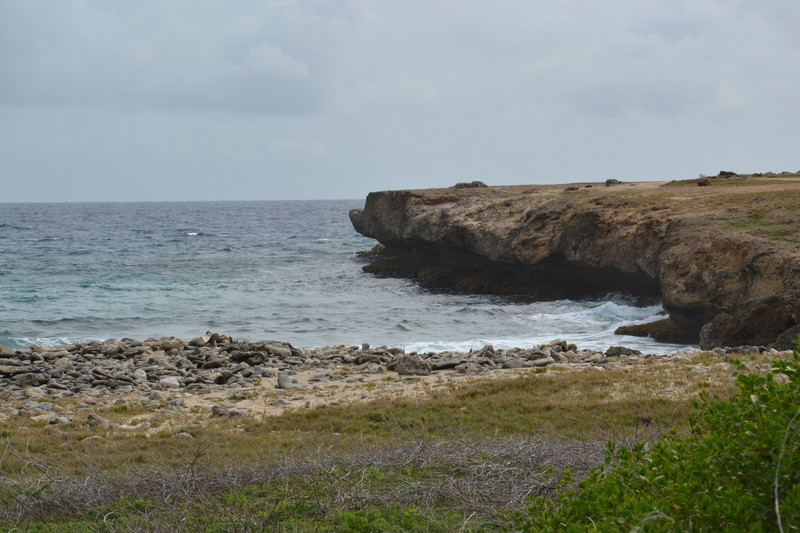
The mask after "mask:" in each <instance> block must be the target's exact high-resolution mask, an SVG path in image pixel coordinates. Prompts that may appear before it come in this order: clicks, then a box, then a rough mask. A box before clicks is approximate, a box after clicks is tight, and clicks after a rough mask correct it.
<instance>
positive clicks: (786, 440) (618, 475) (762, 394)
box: [507, 339, 800, 532]
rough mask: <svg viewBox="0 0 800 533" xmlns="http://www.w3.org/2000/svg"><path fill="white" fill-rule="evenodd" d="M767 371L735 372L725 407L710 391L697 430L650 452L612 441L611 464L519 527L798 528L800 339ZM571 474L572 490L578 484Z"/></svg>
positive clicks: (522, 519) (537, 506) (542, 504)
mask: <svg viewBox="0 0 800 533" xmlns="http://www.w3.org/2000/svg"><path fill="white" fill-rule="evenodd" d="M796 346H797V347H796V348H795V350H794V352H793V354H792V356H791V357H790V358H789V359H788V360H785V361H778V362H775V363H774V364H773V366H772V370H771V372H769V373H768V374H767V375H765V376H764V375H760V374H757V373H745V372H744V371H743V370H741V367H740V371H739V373H737V377H736V381H737V385H738V387H739V390H738V392H737V393H736V394H735V395H734V396H732V397H731V398H729V399H728V400H726V401H720V400H711V399H709V398H708V397H707V395H704V396H702V397H701V401H700V402H698V404H697V408H698V409H699V414H698V416H696V417H695V419H694V420H693V422H692V431H691V432H690V433H689V434H688V435H684V436H680V435H678V434H677V433H675V432H673V433H671V434H670V435H668V436H666V437H664V438H663V439H661V440H660V441H659V442H657V443H656V444H655V445H654V446H653V447H652V449H649V450H648V449H646V448H645V446H644V445H641V444H638V445H635V446H633V447H632V448H630V449H629V448H617V447H615V446H614V445H613V444H609V449H608V452H607V454H606V459H605V462H604V464H603V465H602V466H600V467H599V468H597V469H594V470H592V471H591V473H590V475H589V476H588V477H587V478H586V479H584V480H583V481H581V482H580V483H578V484H577V487H576V488H569V489H566V490H564V492H562V493H561V494H560V495H559V496H558V497H557V498H556V499H555V500H552V499H546V498H543V497H537V498H535V499H534V500H533V505H532V506H531V507H530V508H529V510H528V513H527V515H518V516H517V517H516V519H515V521H514V523H512V524H511V525H509V526H508V528H507V529H509V530H512V531H569V532H572V531H574V532H579V531H608V532H611V531H614V532H616V531H636V532H644V531H648V532H649V531H692V532H700V531H753V532H759V531H798V530H800V429H799V428H800V416H798V415H800V339H798V341H797V343H796ZM571 481H572V480H571V479H570V476H569V473H568V472H567V473H566V474H565V478H564V481H563V483H564V486H568V485H569V484H570V483H571Z"/></svg>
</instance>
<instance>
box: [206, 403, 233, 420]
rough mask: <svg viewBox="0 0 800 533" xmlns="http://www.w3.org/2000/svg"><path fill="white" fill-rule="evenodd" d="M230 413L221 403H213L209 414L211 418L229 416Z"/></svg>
mask: <svg viewBox="0 0 800 533" xmlns="http://www.w3.org/2000/svg"><path fill="white" fill-rule="evenodd" d="M230 414H231V413H230V411H228V409H227V408H225V407H222V406H221V405H215V406H213V407H211V416H212V417H213V418H229V417H230Z"/></svg>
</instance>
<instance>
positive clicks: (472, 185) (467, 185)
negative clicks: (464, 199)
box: [453, 180, 487, 189]
mask: <svg viewBox="0 0 800 533" xmlns="http://www.w3.org/2000/svg"><path fill="white" fill-rule="evenodd" d="M486 186H487V185H486V184H485V183H484V182H482V181H477V180H476V181H469V182H465V181H460V182H458V183H456V184H455V185H453V188H454V189H479V188H482V187H486Z"/></svg>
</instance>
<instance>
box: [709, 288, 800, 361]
mask: <svg viewBox="0 0 800 533" xmlns="http://www.w3.org/2000/svg"><path fill="white" fill-rule="evenodd" d="M798 325H800V289H798V290H793V291H787V292H785V293H781V294H775V295H771V296H765V297H761V298H756V299H753V300H751V301H749V302H747V303H746V304H744V305H742V306H741V307H740V308H739V309H736V310H735V311H733V312H730V313H720V314H718V315H717V316H715V317H714V319H713V320H712V321H711V322H709V323H708V324H706V325H705V326H703V328H702V330H701V331H700V347H701V348H703V349H704V350H709V349H711V348H715V347H717V346H741V345H768V344H773V343H774V342H775V341H776V339H777V338H778V337H780V336H781V335H782V334H783V332H785V331H786V330H789V329H791V328H794V327H795V326H798Z"/></svg>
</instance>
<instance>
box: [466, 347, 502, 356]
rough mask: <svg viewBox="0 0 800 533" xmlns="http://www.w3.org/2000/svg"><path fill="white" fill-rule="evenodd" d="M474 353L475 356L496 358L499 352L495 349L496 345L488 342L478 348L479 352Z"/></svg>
mask: <svg viewBox="0 0 800 533" xmlns="http://www.w3.org/2000/svg"><path fill="white" fill-rule="evenodd" d="M472 355H473V356H474V357H490V358H494V357H495V356H496V355H497V353H496V352H495V351H494V347H493V346H492V345H491V344H486V345H484V346H483V348H481V349H480V350H478V351H477V352H475V353H474V354H472Z"/></svg>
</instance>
